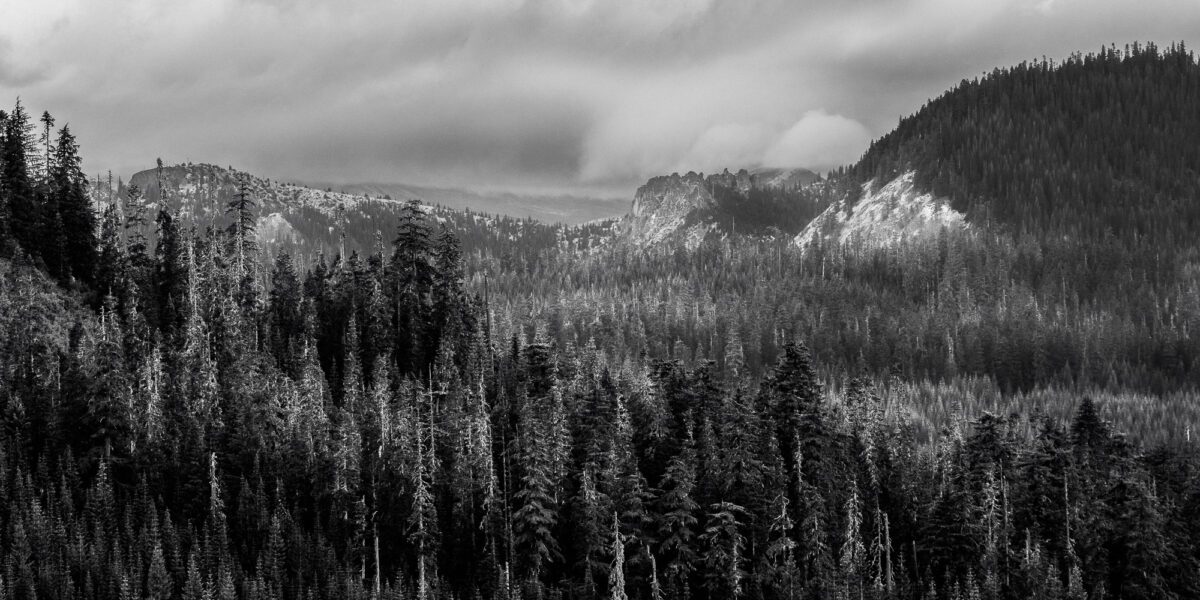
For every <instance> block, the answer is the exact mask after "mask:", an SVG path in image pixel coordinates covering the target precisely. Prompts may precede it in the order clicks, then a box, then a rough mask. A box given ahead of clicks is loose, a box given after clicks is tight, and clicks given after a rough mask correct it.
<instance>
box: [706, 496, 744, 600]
mask: <svg viewBox="0 0 1200 600" xmlns="http://www.w3.org/2000/svg"><path fill="white" fill-rule="evenodd" d="M710 510H711V511H712V512H710V513H709V514H708V519H707V521H706V526H705V528H704V533H703V534H702V535H701V536H700V541H701V543H702V544H703V546H704V566H705V574H704V587H705V588H707V589H708V592H709V594H710V595H711V597H715V598H739V597H741V595H742V593H743V591H744V589H743V587H742V582H743V580H744V579H745V578H746V571H745V569H744V568H743V565H744V561H745V558H744V556H743V554H744V552H745V549H746V538H745V537H744V535H743V534H742V532H741V529H742V521H741V519H742V518H743V517H744V515H745V514H746V511H745V509H744V508H742V507H741V506H738V505H736V504H733V503H730V502H717V503H715V504H713V505H712V506H711V507H710Z"/></svg>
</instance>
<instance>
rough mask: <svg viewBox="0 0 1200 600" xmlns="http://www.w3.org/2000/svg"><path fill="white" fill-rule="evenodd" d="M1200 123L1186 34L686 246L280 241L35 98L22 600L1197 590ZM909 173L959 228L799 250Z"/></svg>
mask: <svg viewBox="0 0 1200 600" xmlns="http://www.w3.org/2000/svg"><path fill="white" fill-rule="evenodd" d="M1198 106H1200V63H1198V62H1197V59H1196V56H1195V55H1194V54H1193V53H1192V51H1191V50H1189V49H1187V48H1186V47H1185V46H1184V44H1182V43H1179V44H1174V45H1171V46H1170V47H1169V48H1160V47H1157V46H1155V45H1153V44H1144V45H1143V44H1134V45H1131V46H1129V47H1125V48H1123V49H1119V48H1117V47H1106V48H1103V49H1101V50H1099V51H1098V52H1093V53H1087V54H1077V55H1073V56H1071V57H1070V58H1068V59H1066V60H1061V61H1051V60H1047V59H1042V60H1039V61H1033V62H1028V63H1022V64H1019V65H1016V66H1012V67H1008V68H998V69H996V70H995V71H992V72H991V73H989V74H986V75H983V76H981V77H978V78H975V79H972V80H963V81H962V82H961V83H960V84H959V85H957V86H955V87H953V88H952V89H950V90H948V91H946V92H945V93H943V94H942V95H940V96H938V97H936V98H934V99H932V100H930V101H929V102H928V103H926V104H925V105H924V106H923V107H922V108H920V110H918V111H917V112H915V113H913V114H912V115H910V116H907V117H905V118H903V119H901V120H900V121H899V125H898V126H897V127H896V128H895V129H894V130H893V131H892V132H891V133H888V134H886V135H884V136H883V137H881V138H879V139H877V140H876V141H875V142H873V143H872V144H871V145H870V148H869V149H868V150H867V151H866V153H865V154H864V155H863V156H862V159H861V160H860V161H858V162H857V163H855V164H852V165H847V166H845V167H844V168H840V169H835V170H833V171H832V172H829V173H828V174H827V175H825V176H823V177H822V176H814V179H815V180H814V181H811V182H808V181H806V182H803V183H797V184H788V185H783V186H776V187H764V186H759V185H758V184H757V183H756V184H753V185H751V184H745V185H743V184H740V183H739V182H738V176H735V175H732V174H728V175H714V176H710V177H707V178H703V177H702V176H701V175H697V174H689V177H690V176H691V175H695V178H694V180H695V181H703V183H702V184H699V185H698V186H696V187H695V190H694V191H693V193H695V194H700V195H704V194H707V196H704V197H706V198H708V197H711V199H712V203H711V204H710V205H709V206H708V208H707V210H708V211H709V212H707V213H705V212H695V213H690V216H687V217H686V218H681V219H680V221H679V222H680V223H682V225H680V229H679V230H678V231H679V232H684V233H680V234H679V235H677V236H674V237H673V236H672V235H666V236H665V237H662V238H661V239H659V238H656V239H655V240H654V241H653V243H643V241H644V240H639V239H637V236H638V235H639V234H638V232H639V231H642V230H643V229H639V227H644V223H642V224H639V223H641V222H640V221H638V219H643V220H644V219H647V218H649V217H647V216H646V215H648V214H650V213H652V212H653V211H654V210H657V209H656V208H655V207H654V206H651V205H650V202H649V200H647V201H645V202H644V203H642V204H641V205H640V206H641V208H639V211H640V212H641V215H640V216H639V215H638V214H631V215H629V216H626V217H622V218H620V219H616V220H611V221H600V222H589V223H587V224H585V225H577V226H567V225H557V224H550V223H541V222H535V221H532V220H528V219H519V218H511V217H500V216H491V215H487V214H486V210H484V212H482V213H481V212H470V211H462V210H455V209H449V208H446V207H442V206H433V205H429V204H424V203H422V202H419V201H417V200H409V199H394V200H393V199H390V198H389V199H387V200H386V201H385V200H383V199H376V200H377V202H379V203H385V202H386V204H378V205H379V206H386V207H387V210H384V211H381V212H378V214H375V213H372V216H371V217H370V218H365V217H364V218H358V220H353V219H351V218H349V217H346V216H345V215H340V214H333V213H330V214H324V213H319V212H317V211H315V210H314V211H313V212H312V215H311V217H312V219H314V220H313V221H311V222H310V225H309V226H308V227H309V228H308V229H306V230H303V231H302V232H301V234H303V235H305V236H309V237H308V238H305V239H316V238H315V237H313V236H323V237H320V240H319V241H318V242H312V243H307V244H302V243H298V242H296V243H290V244H289V243H285V242H280V241H277V240H276V241H271V240H267V239H266V237H265V236H264V235H263V233H262V232H263V227H264V225H263V223H264V222H265V221H263V220H262V219H261V218H260V217H262V216H263V215H264V214H265V212H266V211H265V210H264V209H263V206H265V205H266V203H267V202H268V200H269V199H268V198H267V197H266V195H265V194H266V192H265V191H264V190H267V189H268V188H267V187H263V186H257V187H256V186H252V185H249V182H250V177H249V176H248V175H245V174H242V175H240V176H236V177H234V178H233V179H231V180H230V181H232V182H233V183H231V184H230V186H229V187H227V189H226V188H223V189H222V190H221V191H220V194H219V195H214V196H213V197H212V198H208V200H210V201H212V202H217V204H214V205H213V206H216V207H217V208H216V209H215V212H210V213H206V215H207V216H204V217H199V216H197V215H198V214H199V213H198V209H197V208H196V205H195V204H194V202H193V199H192V198H191V197H186V193H188V192H187V191H186V189H185V186H184V185H183V184H182V183H179V182H178V181H175V180H174V179H173V178H175V179H178V178H179V177H183V176H182V175H179V177H176V175H178V174H180V173H184V172H185V170H184V169H185V167H183V166H174V165H164V164H162V163H161V162H160V164H159V165H158V167H157V168H156V169H150V170H148V171H147V172H146V173H145V175H144V177H143V179H142V180H140V181H149V182H152V185H147V186H146V187H139V186H138V185H134V182H125V181H120V182H117V183H114V182H113V181H112V179H111V177H110V178H108V179H107V180H106V178H105V177H102V176H92V175H85V173H84V172H83V167H82V164H83V163H82V158H81V147H82V148H84V149H85V150H86V147H87V144H88V140H80V141H77V140H76V138H75V136H74V135H73V134H72V131H71V129H70V127H69V126H59V125H58V123H57V122H56V117H55V116H52V115H50V114H49V113H48V112H44V113H42V115H41V116H40V117H38V116H37V112H36V110H35V109H33V108H31V107H27V106H25V105H24V104H23V103H22V102H21V101H20V100H18V101H16V103H15V104H13V105H12V106H11V108H9V109H7V110H5V111H3V112H0V598H2V599H6V600H7V599H12V600H33V599H35V598H39V599H40V598H46V599H57V600H91V599H107V598H113V599H121V600H140V599H160V600H166V599H171V600H208V599H244V600H251V599H255V600H257V599H263V600H323V599H340V598H350V599H362V600H366V599H372V600H383V599H397V600H399V599H415V600H431V599H435V598H444V599H451V598H455V599H461V600H473V599H486V600H517V599H522V600H576V599H578V600H585V599H592V598H606V599H612V600H691V599H696V600H726V599H746V600H801V599H825V598H832V599H845V600H851V599H858V600H862V599H873V600H884V599H906V600H907V599H912V600H918V599H922V600H933V599H940V600H975V599H982V600H1001V599H1025V598H1036V599H1072V600H1074V599H1085V598H1088V599H1099V598H1113V599H1118V598H1119V599H1140V598H1145V599H1161V598H1179V599H1186V598H1197V597H1200V453H1198V451H1197V450H1198V446H1197V445H1196V442H1195V441H1193V435H1194V433H1195V432H1193V429H1194V428H1195V427H1196V426H1197V425H1200V335H1198V330H1200V236H1198V235H1197V232H1198V231H1200V144H1197V140H1200V110H1197V107H1198ZM910 171H911V172H913V173H915V176H914V177H913V180H912V181H913V185H914V186H915V189H917V190H923V191H926V192H929V193H931V194H934V195H936V196H937V197H943V198H949V199H950V201H949V205H948V206H949V208H947V209H946V210H951V209H952V210H954V211H958V212H959V213H961V214H962V215H965V216H964V220H963V223H965V225H963V226H961V227H957V228H952V227H946V226H943V227H940V228H939V229H936V230H933V231H932V232H928V233H927V234H925V235H920V236H911V237H906V238H903V239H901V240H899V241H897V242H895V243H888V244H882V245H869V244H865V245H864V244H858V245H856V244H854V243H839V242H838V241H837V238H836V237H832V238H831V237H822V236H821V235H816V236H815V238H814V239H815V240H816V241H815V242H814V243H812V244H808V245H804V244H797V243H796V242H795V237H796V236H797V234H800V233H801V231H802V230H805V228H806V226H809V224H810V223H813V222H815V221H814V219H817V218H818V215H820V214H822V213H823V212H825V211H827V210H832V211H834V212H837V211H839V210H840V211H842V212H841V214H842V215H849V214H851V211H852V210H853V207H854V205H855V203H856V202H859V203H862V202H868V201H869V199H868V198H867V196H868V195H869V194H870V193H872V192H871V190H874V189H876V188H872V187H870V185H866V184H868V183H869V182H872V181H877V182H885V181H890V180H893V179H894V178H896V177H899V176H901V175H902V174H903V173H905V172H910ZM743 179H745V177H743ZM689 181H693V179H689V178H688V177H678V176H677V177H675V178H674V179H671V178H665V179H663V183H662V185H664V186H672V185H677V186H685V185H687V184H688V182H689ZM755 181H758V180H755ZM264 185H265V184H264ZM864 185H866V187H864ZM271 189H274V188H271ZM672 189H674V188H672ZM681 189H682V188H681ZM687 189H692V188H687ZM647 190H649V185H648V187H647ZM331 193H332V192H331ZM668 193H673V192H668ZM650 195H651V194H650V193H649V192H648V191H647V192H646V193H645V194H643V193H642V192H639V199H640V198H642V197H643V196H644V197H646V198H649V197H650ZM214 199H215V200H214ZM270 201H271V202H274V200H270ZM639 202H641V200H639ZM371 206H375V205H371ZM831 207H832V208H831ZM839 207H840V208H839ZM658 209H661V210H666V209H664V208H662V207H658ZM272 210H275V209H272ZM345 210H346V211H352V210H367V209H363V208H354V207H350V208H347V209H345ZM372 210H374V209H372ZM636 212H638V211H635V213H636ZM834 212H831V213H830V214H834ZM330 215H332V216H330ZM360 216H361V215H360ZM848 219H849V217H843V218H842V220H843V221H845V222H850V221H849V220H848ZM840 222H842V221H837V220H836V219H831V220H829V221H828V223H835V224H836V223H840ZM347 223H352V224H353V225H352V226H347V225H346V224H347ZM656 223H657V222H656ZM656 226H657V225H656ZM297 227H301V226H299V225H298V226H297ZM689 227H690V228H692V229H687V228H689ZM827 227H833V225H827ZM686 231H701V232H702V233H703V235H699V236H698V237H695V238H694V239H693V238H688V239H684V238H685V237H687V235H688V234H686ZM301 234H297V235H301ZM689 240H691V241H689ZM831 240H832V241H831Z"/></svg>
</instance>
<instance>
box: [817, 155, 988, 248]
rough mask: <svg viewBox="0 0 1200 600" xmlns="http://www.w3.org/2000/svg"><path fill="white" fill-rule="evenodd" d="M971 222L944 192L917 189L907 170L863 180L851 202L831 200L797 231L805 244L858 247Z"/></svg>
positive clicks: (916, 236) (926, 234) (928, 234)
mask: <svg viewBox="0 0 1200 600" xmlns="http://www.w3.org/2000/svg"><path fill="white" fill-rule="evenodd" d="M967 227H969V225H968V224H967V222H966V220H965V218H964V217H963V215H962V213H959V212H957V211H955V210H954V209H952V208H950V205H949V203H948V201H947V200H946V199H944V198H935V197H934V196H933V195H931V194H928V193H925V192H921V191H918V190H916V189H915V188H914V187H913V173H912V172H908V173H905V174H903V175H900V176H899V177H897V178H895V179H893V180H892V181H890V182H888V183H887V184H886V185H884V186H882V187H877V186H876V183H875V181H869V182H867V183H866V184H863V192H862V196H861V197H860V198H859V199H858V201H857V202H854V203H853V204H850V203H848V202H847V201H846V200H845V199H843V200H839V201H837V202H835V203H834V204H832V205H830V207H829V208H828V209H826V210H825V212H823V213H821V215H820V216H818V217H817V218H816V219H813V221H812V222H811V223H809V224H808V226H807V227H805V228H804V231H801V232H800V234H799V235H797V236H796V239H795V243H796V245H797V246H800V247H801V248H806V247H811V246H813V245H814V244H817V243H821V244H823V245H842V244H851V245H855V246H857V247H859V248H867V249H871V248H884V247H888V246H892V245H895V244H898V243H900V242H902V241H911V240H914V239H919V238H922V237H931V236H934V235H937V233H938V232H940V231H941V230H942V229H943V228H947V229H965V228H967Z"/></svg>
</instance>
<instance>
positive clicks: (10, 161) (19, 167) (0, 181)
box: [0, 98, 41, 254]
mask: <svg viewBox="0 0 1200 600" xmlns="http://www.w3.org/2000/svg"><path fill="white" fill-rule="evenodd" d="M31 137H32V125H31V124H30V123H29V114H28V113H26V112H25V107H24V106H22V105H21V100H20V98H18V99H17V103H16V106H14V107H13V110H12V112H11V113H9V114H8V117H7V118H6V119H5V120H4V135H3V137H2V138H0V142H3V146H0V168H3V172H0V194H3V201H4V202H3V204H4V216H5V224H6V226H7V231H5V232H4V233H11V235H12V239H13V240H15V241H16V242H17V244H19V245H20V246H21V247H22V248H24V249H25V251H26V252H28V253H30V254H36V251H37V249H38V248H39V247H40V246H39V244H38V240H37V235H38V231H39V229H40V227H39V225H40V223H41V210H40V209H41V206H40V205H39V204H38V203H37V198H36V195H35V189H34V185H33V180H32V179H31V178H30V174H29V170H28V167H29V165H28V158H29V157H28V154H27V150H28V148H29V147H30V145H31V144H30V140H31Z"/></svg>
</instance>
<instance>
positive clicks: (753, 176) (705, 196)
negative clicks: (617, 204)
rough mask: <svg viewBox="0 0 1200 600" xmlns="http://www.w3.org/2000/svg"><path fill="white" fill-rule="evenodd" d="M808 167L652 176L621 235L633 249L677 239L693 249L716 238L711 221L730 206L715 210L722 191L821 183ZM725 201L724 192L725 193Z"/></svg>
mask: <svg viewBox="0 0 1200 600" xmlns="http://www.w3.org/2000/svg"><path fill="white" fill-rule="evenodd" d="M820 179H821V178H820V176H819V175H817V174H816V173H813V172H812V171H808V170H806V169H755V170H753V171H750V170H746V169H741V170H740V171H738V172H737V173H730V172H729V170H728V169H726V170H725V171H723V172H721V173H717V174H713V175H708V176H705V175H704V174H703V173H694V172H689V173H688V174H686V175H680V174H678V173H675V174H672V175H665V176H660V177H654V178H651V179H650V180H649V181H647V182H646V184H645V185H643V186H642V187H640V188H638V191H637V193H636V194H635V195H634V198H633V208H632V210H631V212H630V213H629V214H628V215H626V216H625V217H624V218H623V219H622V220H621V227H620V228H619V231H620V232H621V233H622V234H624V238H625V239H626V240H627V241H629V242H630V243H632V244H634V245H637V246H642V247H646V246H652V245H657V244H661V243H663V242H665V241H667V240H668V239H681V240H682V241H683V243H684V245H685V246H686V247H688V248H691V249H694V248H695V247H697V246H698V245H699V244H700V242H702V241H703V240H704V238H705V237H707V236H709V235H712V234H720V230H719V227H718V226H717V223H716V222H715V219H714V217H715V216H716V215H717V213H719V212H720V211H721V210H728V208H729V207H728V206H725V207H722V206H719V205H718V204H719V202H720V201H719V200H718V196H720V195H721V194H720V192H721V188H725V189H727V190H734V191H736V192H738V193H741V194H743V195H744V194H748V193H749V192H750V191H751V190H753V189H766V188H776V189H788V190H792V189H796V188H799V187H803V186H805V185H809V184H811V183H813V182H816V181H819V180H820ZM725 197H726V201H728V194H725Z"/></svg>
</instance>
